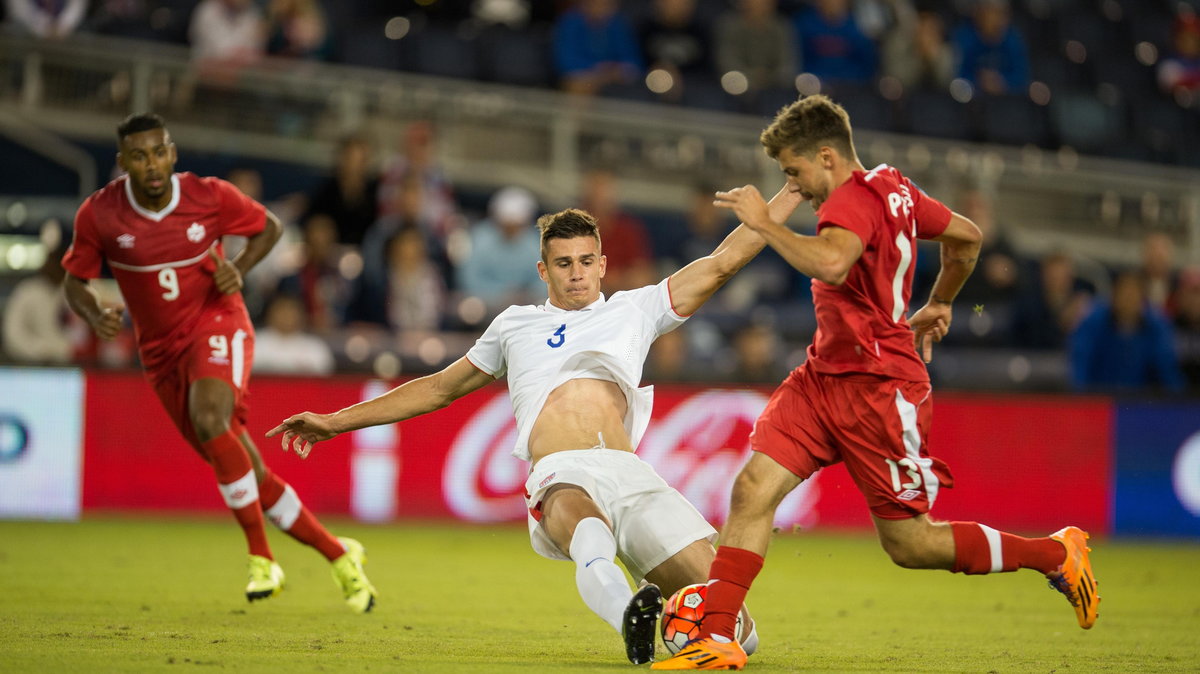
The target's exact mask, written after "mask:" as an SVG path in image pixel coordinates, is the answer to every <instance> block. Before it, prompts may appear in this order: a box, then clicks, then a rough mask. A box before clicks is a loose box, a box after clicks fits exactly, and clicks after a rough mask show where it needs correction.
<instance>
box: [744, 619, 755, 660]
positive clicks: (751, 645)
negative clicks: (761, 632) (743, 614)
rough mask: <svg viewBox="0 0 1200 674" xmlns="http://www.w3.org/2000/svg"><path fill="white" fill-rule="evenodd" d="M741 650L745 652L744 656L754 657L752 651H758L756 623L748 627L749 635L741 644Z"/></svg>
mask: <svg viewBox="0 0 1200 674" xmlns="http://www.w3.org/2000/svg"><path fill="white" fill-rule="evenodd" d="M742 650H743V651H746V655H754V651H757V650H758V621H757V620H756V621H754V624H753V625H751V626H750V635H749V636H747V637H746V640H745V641H743V642H742Z"/></svg>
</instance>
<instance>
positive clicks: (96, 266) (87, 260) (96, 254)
mask: <svg viewBox="0 0 1200 674" xmlns="http://www.w3.org/2000/svg"><path fill="white" fill-rule="evenodd" d="M103 257H104V251H103V249H101V247H100V235H99V232H97V231H96V219H95V215H94V214H93V212H92V200H91V199H88V200H87V201H85V202H83V205H82V206H80V207H79V211H78V212H76V213H75V232H74V235H73V238H72V239H71V247H70V248H68V249H67V253H66V255H63V259H62V266H63V269H66V270H67V272H69V273H70V274H71V275H73V276H77V277H79V278H82V279H94V278H96V277H98V276H100V267H101V263H102V262H103Z"/></svg>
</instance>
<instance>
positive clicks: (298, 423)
mask: <svg viewBox="0 0 1200 674" xmlns="http://www.w3.org/2000/svg"><path fill="white" fill-rule="evenodd" d="M332 416H333V415H331V414H315V413H313V412H301V413H300V414H296V415H293V416H290V417H288V418H287V419H284V420H283V423H281V424H279V425H278V426H276V427H275V428H272V429H271V430H269V431H267V437H268V438H273V437H275V436H276V435H280V434H283V437H282V438H280V444H281V445H282V447H283V451H285V452H287V451H295V452H296V454H298V455H299V456H300V458H301V459H306V458H308V453H309V452H311V451H312V448H313V445H315V444H317V443H318V442H321V441H322V440H328V439H329V438H332V437H333V436H335V435H337V434H338V432H337V431H335V430H333V425H332V424H331V423H330V418H331V417H332Z"/></svg>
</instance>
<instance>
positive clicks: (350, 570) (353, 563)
mask: <svg viewBox="0 0 1200 674" xmlns="http://www.w3.org/2000/svg"><path fill="white" fill-rule="evenodd" d="M338 542H340V543H341V544H342V545H343V546H345V548H346V552H345V553H344V554H343V555H342V556H341V557H338V558H337V559H335V560H333V568H332V569H331V571H332V573H333V582H335V583H337V585H338V587H340V588H341V589H342V596H343V597H345V599H346V605H347V606H349V607H350V609H351V610H353V611H354V612H355V613H366V612H368V611H370V610H371V608H372V607H374V606H375V597H376V596H378V594H379V593H378V592H376V591H375V586H374V585H372V584H371V581H369V580H367V574H366V573H365V572H364V571H363V564H366V563H367V551H366V549H365V548H363V544H362V543H359V542H358V541H356V540H354V539H353V538H339V539H338Z"/></svg>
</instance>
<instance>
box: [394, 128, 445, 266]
mask: <svg viewBox="0 0 1200 674" xmlns="http://www.w3.org/2000/svg"><path fill="white" fill-rule="evenodd" d="M435 136H436V134H435V133H434V128H433V125H432V124H431V123H429V122H428V121H426V120H419V121H415V122H412V123H411V124H409V125H408V126H407V127H406V128H405V130H404V135H403V136H402V139H401V142H402V144H401V147H400V152H399V154H397V155H396V156H395V157H393V158H392V159H391V160H390V161H389V162H388V164H387V167H386V168H385V169H384V171H383V177H382V178H381V179H380V182H379V215H380V216H381V217H382V216H389V215H395V214H396V213H399V212H401V211H403V210H404V209H405V204H406V203H408V202H409V201H411V200H409V199H408V197H406V196H405V195H404V192H405V191H406V189H407V187H406V185H408V184H409V180H410V178H411V180H413V181H415V184H416V186H417V187H418V188H419V189H420V190H421V194H420V204H421V205H420V209H421V210H420V214H419V221H420V225H421V227H423V228H424V229H425V231H426V234H427V235H428V236H430V237H432V238H433V239H436V240H438V241H442V242H444V241H446V240H448V239H449V238H450V235H451V234H452V233H453V232H454V231H455V230H456V229H458V228H459V227H461V222H460V221H461V220H462V218H461V216H460V214H459V212H458V203H457V202H456V201H455V200H454V187H453V185H451V183H450V179H449V178H448V177H447V176H446V171H445V170H444V169H443V168H442V166H441V164H439V163H438V160H437V149H436V146H435V142H436V138H435Z"/></svg>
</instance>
